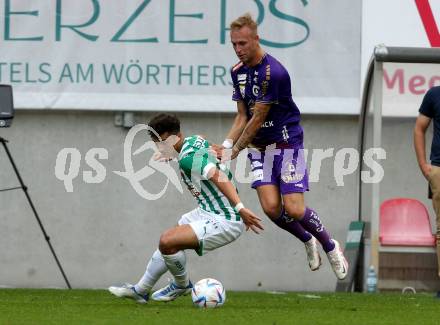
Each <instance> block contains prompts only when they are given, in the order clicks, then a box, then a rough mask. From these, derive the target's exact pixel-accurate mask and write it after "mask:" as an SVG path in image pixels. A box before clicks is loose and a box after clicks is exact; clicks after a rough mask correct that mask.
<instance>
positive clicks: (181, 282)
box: [162, 251, 189, 288]
mask: <svg viewBox="0 0 440 325" xmlns="http://www.w3.org/2000/svg"><path fill="white" fill-rule="evenodd" d="M162 257H163V260H164V261H165V264H166V265H167V267H168V270H169V271H170V272H171V274H172V275H173V276H174V281H175V283H176V284H177V286H179V287H181V288H185V287H186V286H188V284H189V279H188V273H187V272H186V255H185V251H178V252H177V253H176V254H173V255H164V254H162Z"/></svg>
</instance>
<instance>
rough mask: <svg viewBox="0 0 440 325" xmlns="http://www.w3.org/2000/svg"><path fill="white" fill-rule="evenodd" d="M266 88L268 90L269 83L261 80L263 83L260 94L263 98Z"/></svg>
mask: <svg viewBox="0 0 440 325" xmlns="http://www.w3.org/2000/svg"><path fill="white" fill-rule="evenodd" d="M268 88H269V81H267V80H263V82H262V83H261V93H262V95H263V96H264V95H266V94H267V89H268Z"/></svg>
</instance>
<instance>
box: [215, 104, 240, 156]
mask: <svg viewBox="0 0 440 325" xmlns="http://www.w3.org/2000/svg"><path fill="white" fill-rule="evenodd" d="M246 124H247V115H246V104H245V103H244V102H243V101H238V102H237V115H235V118H234V122H233V123H232V127H231V129H230V130H229V132H228V135H227V136H226V138H225V141H224V142H223V143H222V144H221V145H219V144H212V146H211V149H212V150H213V151H214V153H215V155H216V156H217V158H218V159H221V158H222V154H223V149H231V148H232V146H233V145H234V143H235V142H237V140H238V138H239V137H240V136H241V134H242V133H243V130H244V128H245V127H246Z"/></svg>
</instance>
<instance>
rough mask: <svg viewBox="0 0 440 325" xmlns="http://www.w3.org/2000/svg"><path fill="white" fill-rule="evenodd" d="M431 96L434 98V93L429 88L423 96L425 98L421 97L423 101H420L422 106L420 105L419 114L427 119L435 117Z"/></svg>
mask: <svg viewBox="0 0 440 325" xmlns="http://www.w3.org/2000/svg"><path fill="white" fill-rule="evenodd" d="M433 96H434V93H433V91H432V88H431V89H430V90H428V92H427V93H426V94H425V97H423V101H422V104H421V105H420V109H419V113H421V114H423V115H425V116H427V117H430V118H433V117H434V115H435V112H434V100H433Z"/></svg>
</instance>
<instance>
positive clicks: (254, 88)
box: [252, 85, 260, 96]
mask: <svg viewBox="0 0 440 325" xmlns="http://www.w3.org/2000/svg"><path fill="white" fill-rule="evenodd" d="M259 92H260V87H258V86H257V85H253V86H252V93H253V94H254V96H258V93H259Z"/></svg>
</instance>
